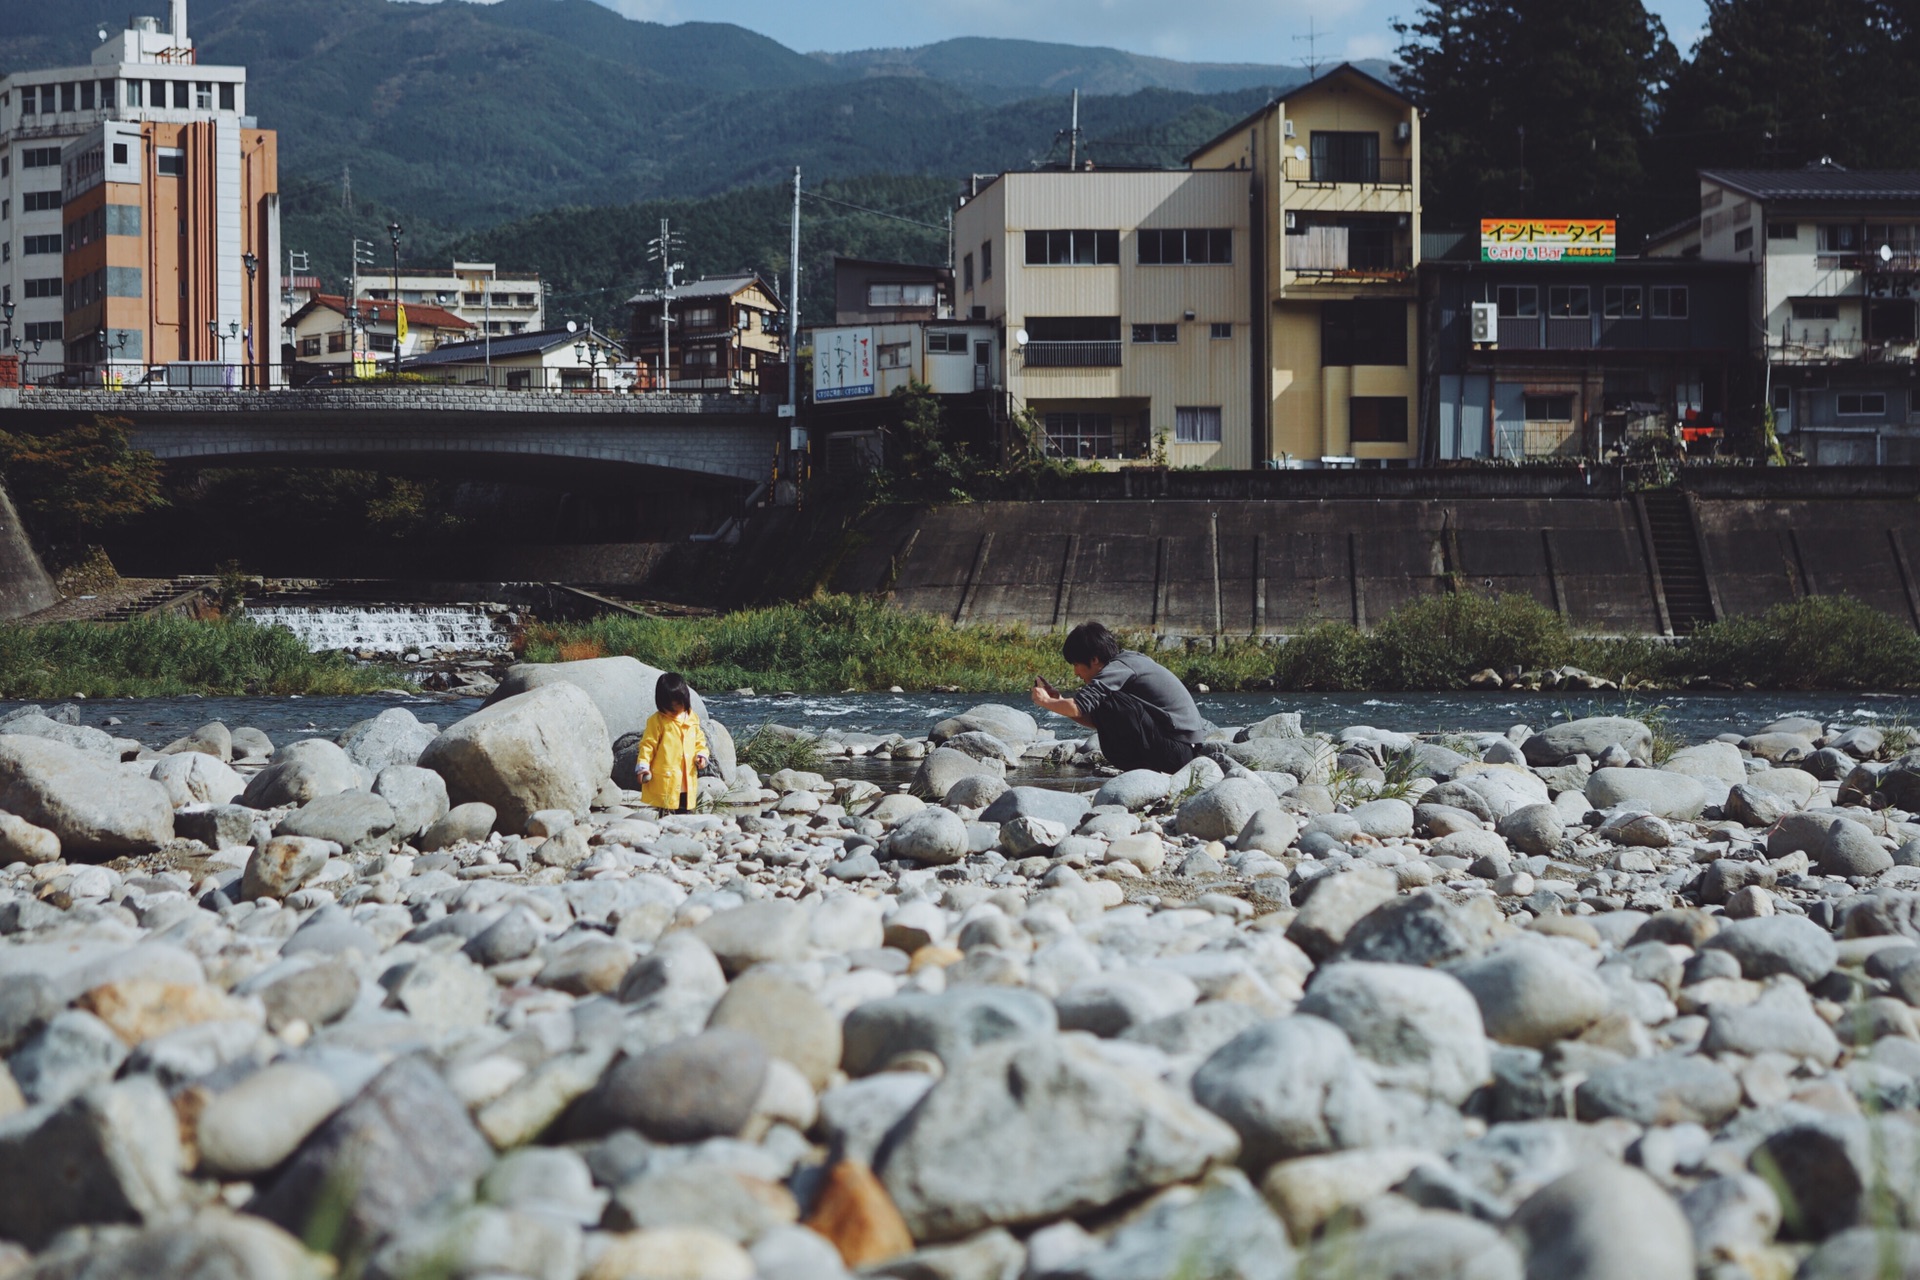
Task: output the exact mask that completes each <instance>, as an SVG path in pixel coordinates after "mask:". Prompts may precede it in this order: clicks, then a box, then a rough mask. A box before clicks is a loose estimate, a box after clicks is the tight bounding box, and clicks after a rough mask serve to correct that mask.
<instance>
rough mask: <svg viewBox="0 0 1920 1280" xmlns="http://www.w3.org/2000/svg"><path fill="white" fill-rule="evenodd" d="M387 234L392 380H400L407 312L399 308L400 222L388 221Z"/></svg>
mask: <svg viewBox="0 0 1920 1280" xmlns="http://www.w3.org/2000/svg"><path fill="white" fill-rule="evenodd" d="M387 234H388V235H390V236H392V237H393V380H394V381H395V382H396V383H397V382H399V381H400V339H401V338H402V337H403V336H405V335H404V334H403V332H402V331H403V330H404V329H405V328H406V324H407V313H406V312H405V311H403V310H401V308H400V224H399V223H397V222H389V223H388V224H387Z"/></svg>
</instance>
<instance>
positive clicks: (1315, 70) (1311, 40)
mask: <svg viewBox="0 0 1920 1280" xmlns="http://www.w3.org/2000/svg"><path fill="white" fill-rule="evenodd" d="M1293 42H1294V43H1295V44H1304V45H1306V46H1307V78H1308V79H1309V80H1318V79H1319V78H1320V33H1319V31H1317V30H1316V29H1315V28H1314V25H1313V15H1312V14H1308V15H1307V34H1305V35H1303V36H1295V37H1294V38H1293Z"/></svg>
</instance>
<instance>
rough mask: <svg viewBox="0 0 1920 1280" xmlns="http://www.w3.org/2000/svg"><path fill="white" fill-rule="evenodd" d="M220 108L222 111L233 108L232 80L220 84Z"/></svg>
mask: <svg viewBox="0 0 1920 1280" xmlns="http://www.w3.org/2000/svg"><path fill="white" fill-rule="evenodd" d="M220 109H221V110H222V111H231V110H233V84H232V82H230V81H229V82H226V83H223V84H222V85H221V86H220Z"/></svg>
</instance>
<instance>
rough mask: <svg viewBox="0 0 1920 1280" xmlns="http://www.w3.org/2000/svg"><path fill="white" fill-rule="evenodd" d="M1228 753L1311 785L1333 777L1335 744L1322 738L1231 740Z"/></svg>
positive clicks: (1259, 768) (1255, 766)
mask: <svg viewBox="0 0 1920 1280" xmlns="http://www.w3.org/2000/svg"><path fill="white" fill-rule="evenodd" d="M1227 754H1228V755H1230V756H1232V757H1233V758H1234V759H1235V760H1238V761H1239V762H1240V763H1241V764H1243V765H1245V766H1246V767H1247V768H1249V769H1252V770H1254V771H1256V772H1259V773H1290V774H1292V775H1293V776H1294V777H1296V778H1298V779H1300V781H1301V782H1303V783H1307V784H1310V785H1313V784H1324V783H1326V782H1328V781H1329V780H1330V779H1331V778H1332V777H1333V766H1334V762H1335V760H1336V755H1335V752H1334V749H1333V744H1332V743H1330V742H1327V741H1325V740H1324V739H1321V738H1249V739H1247V740H1246V741H1245V742H1235V743H1230V744H1229V745H1228V747H1227Z"/></svg>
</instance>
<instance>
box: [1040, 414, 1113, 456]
mask: <svg viewBox="0 0 1920 1280" xmlns="http://www.w3.org/2000/svg"><path fill="white" fill-rule="evenodd" d="M1042 423H1043V425H1044V426H1045V427H1046V432H1047V448H1048V451H1049V452H1051V453H1054V454H1056V455H1058V456H1060V457H1063V458H1111V457H1113V456H1114V452H1113V415H1112V414H1110V413H1049V414H1046V415H1045V416H1044V417H1043V419H1042Z"/></svg>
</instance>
